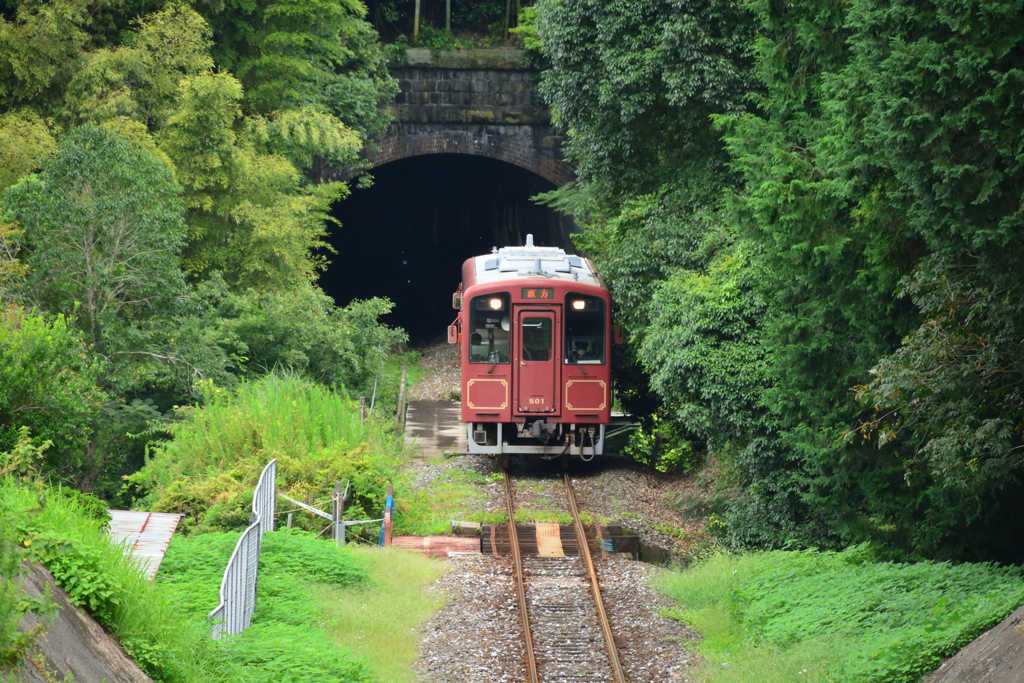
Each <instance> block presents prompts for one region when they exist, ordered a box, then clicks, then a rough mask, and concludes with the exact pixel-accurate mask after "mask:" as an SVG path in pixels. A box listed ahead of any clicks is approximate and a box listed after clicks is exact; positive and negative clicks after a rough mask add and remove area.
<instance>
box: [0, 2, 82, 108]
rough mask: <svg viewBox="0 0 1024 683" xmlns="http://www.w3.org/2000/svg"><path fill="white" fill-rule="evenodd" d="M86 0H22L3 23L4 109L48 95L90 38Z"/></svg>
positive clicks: (0, 97) (0, 82) (0, 91)
mask: <svg viewBox="0 0 1024 683" xmlns="http://www.w3.org/2000/svg"><path fill="white" fill-rule="evenodd" d="M93 9H96V7H95V5H94V4H93V3H90V2H87V1H86V0H54V1H52V2H51V1H48V0H22V1H21V2H18V3H17V4H16V5H15V8H14V13H13V14H14V16H13V17H11V19H12V20H6V21H3V22H0V108H2V109H0V111H4V112H6V111H10V110H11V109H13V108H14V107H17V106H20V105H24V104H30V103H32V102H33V101H34V100H37V99H40V98H41V99H44V100H45V99H46V96H47V94H48V93H47V89H48V88H49V87H50V86H51V84H52V83H53V82H54V80H56V79H57V77H58V74H60V73H61V72H63V71H64V70H65V69H67V68H68V67H70V66H71V64H72V63H74V61H75V60H76V59H77V58H78V57H79V55H80V54H81V51H82V49H83V47H84V46H85V45H86V43H87V42H88V40H89V33H88V31H87V27H88V25H89V24H90V21H91V13H90V10H93Z"/></svg>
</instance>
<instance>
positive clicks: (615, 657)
mask: <svg viewBox="0 0 1024 683" xmlns="http://www.w3.org/2000/svg"><path fill="white" fill-rule="evenodd" d="M564 476H565V494H566V498H568V499H569V510H570V512H572V522H573V526H575V527H576V537H577V538H578V539H579V543H580V554H581V555H583V561H584V562H585V563H586V565H587V573H588V574H590V587H591V589H592V590H593V593H594V603H595V604H596V605H597V613H598V616H599V617H600V618H601V631H603V632H604V640H605V644H607V645H608V663H609V664H610V665H611V667H612V674H613V675H614V676H615V682H616V683H626V672H625V671H623V670H622V663H621V662H620V661H619V651H618V649H616V647H615V637H614V636H613V635H612V623H611V622H610V621H609V620H608V613H607V612H606V611H605V609H604V599H603V598H602V597H601V586H600V584H599V583H598V581H597V572H596V571H594V562H593V560H591V558H590V548H589V547H587V534H586V531H585V530H584V528H583V522H582V521H581V520H580V510H579V507H577V505H576V493H575V491H573V489H572V480H571V479H569V473H568V472H566V473H565V475H564ZM505 481H506V482H507V481H508V473H506V474H505Z"/></svg>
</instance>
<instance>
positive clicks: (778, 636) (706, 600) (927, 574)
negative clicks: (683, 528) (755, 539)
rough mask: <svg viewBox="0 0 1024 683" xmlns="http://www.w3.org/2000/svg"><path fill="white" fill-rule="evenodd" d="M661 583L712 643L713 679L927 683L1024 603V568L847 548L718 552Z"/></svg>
mask: <svg viewBox="0 0 1024 683" xmlns="http://www.w3.org/2000/svg"><path fill="white" fill-rule="evenodd" d="M659 588H660V589H661V590H662V591H664V592H665V593H666V594H668V595H670V596H671V597H673V598H674V599H676V600H677V601H679V602H680V603H682V604H683V605H684V606H685V609H684V610H683V611H681V612H679V613H677V614H675V615H674V616H676V617H677V618H680V619H682V620H683V621H686V622H688V623H690V624H691V625H693V626H694V627H695V628H696V629H697V630H698V631H700V632H701V634H702V635H703V636H704V638H705V640H704V642H702V643H700V644H694V647H695V649H696V650H697V651H698V652H700V653H701V654H703V655H704V656H705V657H707V659H708V663H707V666H706V669H705V671H706V674H707V680H709V681H716V682H717V681H722V682H724V681H760V680H769V679H770V680H772V681H778V682H781V681H801V682H807V681H812V682H813V681H830V682H832V681H834V682H836V683H868V682H870V681H886V682H887V683H916V681H918V680H920V678H921V676H923V675H925V674H927V673H928V672H930V671H932V670H933V669H934V668H935V667H936V666H938V664H939V663H940V662H941V661H942V660H943V659H944V658H945V657H947V656H949V655H951V654H953V653H955V652H956V651H957V650H959V649H960V648H961V647H963V646H964V645H966V644H967V643H968V642H970V641H971V640H972V639H973V638H974V637H976V636H977V635H979V634H980V633H981V632H983V631H984V630H986V629H987V628H990V627H991V626H993V625H994V624H996V623H998V622H999V621H1000V620H1001V619H1003V618H1004V617H1005V616H1006V615H1007V614H1009V613H1010V612H1012V611H1013V610H1014V609H1015V608H1016V607H1017V606H1018V605H1019V604H1020V603H1021V602H1024V572H1022V570H1021V569H1020V568H1001V567H996V566H993V565H990V564H961V565H952V564H949V563H946V562H941V563H940V562H921V563H917V564H900V563H893V562H882V563H879V562H874V561H872V559H871V556H870V552H869V550H868V548H867V546H863V545H862V546H854V547H852V548H849V549H847V550H845V551H843V552H818V551H817V550H807V551H801V552H789V551H773V552H768V553H753V554H749V555H726V554H717V555H712V556H711V557H710V558H708V559H706V560H704V561H703V562H701V563H699V564H697V565H696V567H695V568H692V569H690V570H687V571H685V572H671V573H667V574H665V575H663V576H662V578H661V579H660V580H659Z"/></svg>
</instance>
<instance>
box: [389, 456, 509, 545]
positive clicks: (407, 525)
mask: <svg viewBox="0 0 1024 683" xmlns="http://www.w3.org/2000/svg"><path fill="white" fill-rule="evenodd" d="M499 481H501V475H500V474H492V475H483V474H480V473H478V472H476V471H474V470H462V469H451V470H446V471H445V472H443V473H442V474H441V475H440V476H438V477H437V478H436V479H434V480H433V481H432V482H430V485H429V486H426V487H424V488H420V489H414V488H413V487H412V486H411V482H410V481H409V480H408V475H405V479H403V481H402V484H401V486H399V487H397V488H396V490H395V505H396V506H397V513H396V516H395V526H394V533H395V535H413V536H433V535H439V534H447V533H449V532H450V531H451V521H452V520H459V521H465V522H482V523H488V524H493V523H500V522H503V521H505V520H507V519H508V516H507V515H504V513H502V515H501V516H500V521H496V516H495V514H494V513H487V512H484V511H483V510H482V509H481V505H480V501H481V500H482V499H483V498H484V497H485V495H486V494H485V490H484V487H485V486H486V485H488V484H493V483H497V482H499Z"/></svg>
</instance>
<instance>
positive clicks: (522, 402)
mask: <svg viewBox="0 0 1024 683" xmlns="http://www.w3.org/2000/svg"><path fill="white" fill-rule="evenodd" d="M557 322H558V316H557V314H556V312H555V311H554V310H553V309H550V308H549V309H537V308H518V307H517V310H516V332H517V334H516V335H515V349H516V357H517V362H516V368H515V394H516V412H517V413H519V414H529V413H542V414H547V415H551V414H556V415H557V414H558V393H557V392H558V385H557V383H556V382H555V375H556V371H557V370H558V369H559V365H558V359H557V358H556V356H557V355H558V349H559V346H558V344H557V343H556V339H557V336H556V334H555V330H556V329H557V327H558V326H557Z"/></svg>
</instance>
